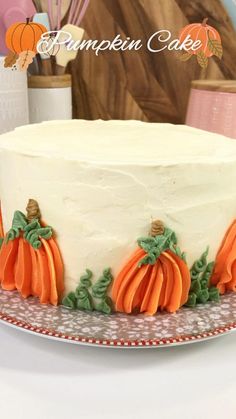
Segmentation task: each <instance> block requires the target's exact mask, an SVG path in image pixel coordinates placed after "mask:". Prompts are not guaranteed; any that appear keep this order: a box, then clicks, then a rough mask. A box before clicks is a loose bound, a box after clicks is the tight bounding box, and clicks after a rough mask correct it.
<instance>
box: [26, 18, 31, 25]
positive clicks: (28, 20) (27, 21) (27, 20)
mask: <svg viewBox="0 0 236 419" xmlns="http://www.w3.org/2000/svg"><path fill="white" fill-rule="evenodd" d="M29 22H30V18H29V17H27V18H26V25H28V24H29Z"/></svg>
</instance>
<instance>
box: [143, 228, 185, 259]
mask: <svg viewBox="0 0 236 419" xmlns="http://www.w3.org/2000/svg"><path fill="white" fill-rule="evenodd" d="M138 245H139V247H141V248H142V249H143V250H144V251H145V252H146V253H147V255H146V256H144V258H143V259H142V260H141V261H140V262H139V267H140V266H142V265H148V264H149V265H154V264H155V263H156V260H157V259H158V257H159V256H160V255H161V253H163V252H165V251H166V250H171V251H172V252H173V253H175V254H176V255H177V256H179V257H180V258H181V259H183V260H184V261H185V262H186V255H185V253H184V252H181V250H180V248H179V247H178V246H177V237H176V234H175V232H174V231H173V230H171V229H170V228H167V227H165V228H164V231H163V233H162V234H158V235H156V236H154V237H141V238H139V239H138Z"/></svg>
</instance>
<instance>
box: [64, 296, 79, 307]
mask: <svg viewBox="0 0 236 419" xmlns="http://www.w3.org/2000/svg"><path fill="white" fill-rule="evenodd" d="M62 305H63V306H65V307H68V308H76V296H75V293H74V292H70V293H69V294H68V295H67V296H66V297H64V298H63V300H62Z"/></svg>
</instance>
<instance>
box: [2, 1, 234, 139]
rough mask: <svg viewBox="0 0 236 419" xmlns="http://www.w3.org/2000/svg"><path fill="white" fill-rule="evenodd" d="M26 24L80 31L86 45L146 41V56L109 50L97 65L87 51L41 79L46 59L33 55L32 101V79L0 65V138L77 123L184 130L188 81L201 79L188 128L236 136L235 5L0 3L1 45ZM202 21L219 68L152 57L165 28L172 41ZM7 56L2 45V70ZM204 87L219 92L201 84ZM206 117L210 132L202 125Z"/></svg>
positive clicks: (166, 55) (165, 55)
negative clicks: (215, 37)
mask: <svg viewBox="0 0 236 419" xmlns="http://www.w3.org/2000/svg"><path fill="white" fill-rule="evenodd" d="M83 7H84V9H83ZM53 8H54V9H55V10H54V12H55V13H56V23H55V22H54V18H53V16H52V14H53V13H52V12H53V10H52V9H53ZM76 10H77V12H76ZM27 16H30V18H31V22H32V23H31V24H33V22H41V21H42V19H44V20H43V23H45V18H47V19H48V20H47V19H46V20H47V22H48V23H47V22H46V23H45V24H46V27H47V29H48V30H55V29H60V28H63V27H64V25H65V24H68V23H73V24H74V26H77V31H78V27H80V28H82V29H83V30H84V32H83V31H82V32H83V39H93V40H94V39H97V40H99V41H102V40H104V39H108V40H113V39H114V38H115V36H116V35H117V34H120V36H121V38H123V39H126V37H130V38H131V39H135V40H136V39H141V40H142V43H143V48H141V49H140V50H139V51H133V50H132V51H110V50H105V51H102V52H100V53H99V54H98V56H97V55H96V54H95V52H94V51H92V50H91V49H90V50H88V51H85V50H83V51H78V54H77V57H76V58H75V59H74V60H73V61H71V62H70V63H69V64H68V65H65V67H64V69H63V72H62V73H60V75H58V73H57V72H55V73H54V72H53V73H47V72H45V71H44V70H45V68H46V67H45V65H46V64H50V62H49V61H50V60H49V61H48V60H43V59H42V58H41V57H39V56H38V54H37V56H36V57H35V58H34V62H33V64H32V65H31V66H30V67H29V71H28V87H29V89H28V92H27V79H26V72H25V74H23V72H20V71H13V70H16V66H15V65H14V66H13V67H12V68H10V69H9V68H4V66H3V65H1V66H0V133H1V132H4V131H7V130H9V129H13V128H14V127H15V126H18V125H22V124H25V123H28V122H30V123H34V122H40V121H42V120H46V119H68V118H71V117H73V118H84V119H89V120H93V119H97V118H102V119H105V120H107V119H138V120H142V121H148V122H169V123H175V124H177V123H178V124H181V123H185V122H186V113H187V107H188V100H189V95H190V89H191V82H192V81H193V80H198V81H200V83H198V84H195V88H196V89H200V90H203V91H204V92H205V93H204V94H203V93H202V94H200V95H199V94H196V95H195V96H193V97H192V99H191V101H190V102H191V103H190V105H189V112H188V115H189V117H188V119H189V125H193V126H198V127H200V128H203V129H207V130H212V131H215V132H222V133H224V134H225V135H228V136H231V137H236V122H235V120H236V119H235V117H234V115H235V112H236V84H235V83H236V82H235V79H236V0H205V1H202V0H8V2H6V0H0V42H1V37H2V42H3V39H4V37H5V32H6V30H7V28H8V27H9V26H10V25H11V24H12V23H14V22H16V21H19V20H20V21H24V22H25V18H26V17H27ZM54 17H55V16H54ZM204 18H208V22H207V23H208V24H209V25H211V26H213V27H214V28H215V29H216V30H217V31H218V32H219V33H220V36H221V41H222V46H223V57H222V59H219V58H218V57H216V56H212V57H210V58H209V60H208V61H209V64H208V66H207V68H201V67H200V66H199V64H198V63H197V60H196V59H195V58H194V59H193V58H192V59H190V60H188V61H186V62H183V61H181V60H180V59H179V54H180V53H179V51H174V50H173V51H169V50H167V49H166V50H164V51H162V52H159V53H153V52H150V51H148V49H147V48H146V43H147V40H148V39H149V37H150V36H151V35H152V34H153V33H155V32H156V31H158V30H161V29H168V30H170V31H171V33H172V39H174V38H178V37H179V33H180V30H181V29H182V28H183V27H184V26H185V25H188V24H190V23H196V22H198V23H201V22H202V21H203V19H204ZM80 30H81V29H80ZM76 36H80V35H78V32H77V35H76ZM13 52H14V51H13ZM17 52H18V53H21V52H22V54H23V53H24V51H21V50H20V51H17ZM8 53H9V51H8V50H7V49H6V48H5V47H4V45H2V48H1V44H0V54H2V58H0V61H1V59H2V62H4V60H5V57H4V56H6V55H7V54H8ZM10 54H12V52H10ZM60 55H63V51H59V53H58V54H57V55H55V57H50V59H51V62H52V64H53V66H54V64H55V62H56V60H58V59H59V56H60ZM11 58H12V56H11V55H10V60H11ZM53 60H54V61H53ZM8 61H9V58H8ZM50 65H51V64H50ZM55 74H57V75H55ZM30 76H31V77H30ZM35 76H36V77H35ZM201 80H206V81H213V80H214V83H210V84H209V85H207V84H204V85H202V84H201ZM227 81H228V82H227ZM206 83H207V82H206ZM192 87H193V86H192ZM206 92H208V93H206ZM209 92H213V93H212V95H211V93H209ZM219 92H220V93H224V95H222V94H219ZM28 95H29V106H28V97H27V96H28ZM71 104H72V106H71ZM203 104H205V107H204V106H203ZM63 107H64V108H63ZM210 110H211V123H209V121H207V120H206V119H207V118H206V117H207V115H210ZM221 115H223V117H224V120H223V119H222V121H221V120H220V118H221ZM23 116H24V117H23ZM208 119H209V118H208ZM216 120H217V121H218V126H216V125H217V124H216Z"/></svg>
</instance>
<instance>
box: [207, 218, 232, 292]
mask: <svg viewBox="0 0 236 419" xmlns="http://www.w3.org/2000/svg"><path fill="white" fill-rule="evenodd" d="M211 284H212V285H216V287H217V288H218V289H219V291H220V293H221V294H224V293H225V292H226V291H235V292H236V220H234V221H233V223H232V224H231V225H230V227H229V229H228V230H227V231H226V234H225V236H224V238H223V241H222V243H221V246H220V248H219V250H218V252H217V255H216V260H215V265H214V269H213V273H212V277H211Z"/></svg>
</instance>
